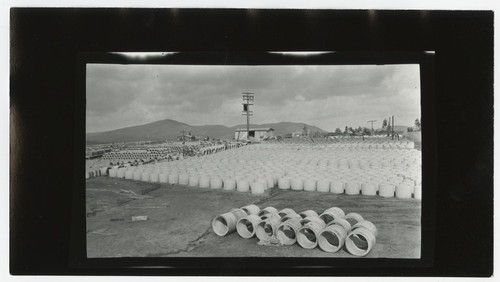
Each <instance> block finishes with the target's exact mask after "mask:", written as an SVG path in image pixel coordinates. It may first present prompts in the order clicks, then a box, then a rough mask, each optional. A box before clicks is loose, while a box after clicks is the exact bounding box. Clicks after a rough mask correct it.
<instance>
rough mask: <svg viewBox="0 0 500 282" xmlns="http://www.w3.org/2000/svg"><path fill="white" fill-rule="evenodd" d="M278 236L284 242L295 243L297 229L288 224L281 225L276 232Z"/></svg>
mask: <svg viewBox="0 0 500 282" xmlns="http://www.w3.org/2000/svg"><path fill="white" fill-rule="evenodd" d="M276 237H278V239H279V240H280V241H281V242H283V243H289V244H293V243H294V242H295V240H296V239H295V231H294V230H293V228H291V227H290V226H288V225H281V226H280V227H278V231H277V232H276Z"/></svg>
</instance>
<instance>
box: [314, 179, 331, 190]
mask: <svg viewBox="0 0 500 282" xmlns="http://www.w3.org/2000/svg"><path fill="white" fill-rule="evenodd" d="M316 190H318V192H330V181H328V180H318V183H317V184H316Z"/></svg>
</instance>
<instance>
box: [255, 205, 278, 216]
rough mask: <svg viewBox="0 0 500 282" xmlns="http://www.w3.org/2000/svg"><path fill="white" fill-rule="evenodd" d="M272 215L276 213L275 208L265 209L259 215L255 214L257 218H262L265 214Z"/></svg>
mask: <svg viewBox="0 0 500 282" xmlns="http://www.w3.org/2000/svg"><path fill="white" fill-rule="evenodd" d="M273 213H276V214H277V213H278V210H277V209H276V208H275V207H265V208H263V209H262V210H261V211H259V213H258V214H257V215H258V216H263V215H266V214H273Z"/></svg>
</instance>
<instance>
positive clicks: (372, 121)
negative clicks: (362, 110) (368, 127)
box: [367, 120, 376, 134]
mask: <svg viewBox="0 0 500 282" xmlns="http://www.w3.org/2000/svg"><path fill="white" fill-rule="evenodd" d="M368 122H371V123H372V134H373V133H374V132H375V131H374V130H373V123H374V122H376V120H369V121H367V123H368Z"/></svg>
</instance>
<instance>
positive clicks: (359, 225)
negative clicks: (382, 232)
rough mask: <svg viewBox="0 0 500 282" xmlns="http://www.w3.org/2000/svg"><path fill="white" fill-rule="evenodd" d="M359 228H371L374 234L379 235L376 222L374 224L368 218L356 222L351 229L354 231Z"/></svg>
mask: <svg viewBox="0 0 500 282" xmlns="http://www.w3.org/2000/svg"><path fill="white" fill-rule="evenodd" d="M358 228H365V229H368V230H370V232H371V233H372V234H373V236H375V237H377V235H378V231H377V227H376V226H375V224H373V223H372V222H371V221H368V220H363V221H360V222H358V223H356V224H354V225H353V226H352V227H351V231H354V230H356V229H358Z"/></svg>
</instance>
